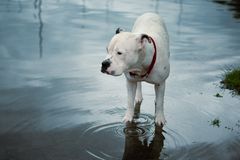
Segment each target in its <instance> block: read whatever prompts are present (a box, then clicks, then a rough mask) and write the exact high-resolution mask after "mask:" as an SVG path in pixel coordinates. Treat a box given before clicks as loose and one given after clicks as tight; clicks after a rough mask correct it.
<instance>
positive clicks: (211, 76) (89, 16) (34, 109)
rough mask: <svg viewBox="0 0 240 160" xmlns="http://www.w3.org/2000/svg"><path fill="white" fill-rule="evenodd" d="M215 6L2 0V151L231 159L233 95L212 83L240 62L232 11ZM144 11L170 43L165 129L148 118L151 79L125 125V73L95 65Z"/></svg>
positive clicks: (190, 0)
mask: <svg viewBox="0 0 240 160" xmlns="http://www.w3.org/2000/svg"><path fill="white" fill-rule="evenodd" d="M215 2H218V3H215ZM223 4H225V3H219V1H209V0H202V1H194V0H178V1H175V0H161V1H159V0H151V1H148V0H144V1H137V0H134V1H132V0H131V1H129V0H123V1H121V2H120V1H115V0H103V1H97V0H88V1H86V0H82V1H80V0H55V1H54V0H51V1H46V0H35V1H33V0H2V1H1V2H0V24H1V25H0V159H3V160H6V159H20V160H28V159H29V160H33V159H34V160H38V159H39V160H43V159H47V160H53V159H58V160H61V159H63V160H71V159H73V160H75V159H78V160H79V159H80V160H87V159H89V160H90V159H96V160H97V159H100V160H103V159H106V160H110V159H128V160H129V159H130V160H133V159H138V160H140V159H144V160H146V159H183V160H186V159H217V160H221V159H223V160H226V159H239V158H240V116H239V114H240V108H239V106H240V98H239V96H232V94H231V92H230V91H229V90H222V89H221V88H220V87H219V82H220V81H221V76H222V74H223V70H224V68H226V67H227V66H237V65H239V62H240V52H239V51H240V45H239V42H240V30H239V28H240V23H239V22H240V21H239V19H237V17H236V16H234V15H238V14H239V12H238V11H239V10H238V9H237V8H238V7H235V8H236V9H231V5H223ZM236 4H237V3H236ZM235 6H237V5H235ZM233 8H234V7H233ZM149 11H151V12H157V13H159V14H160V15H161V16H162V17H163V18H164V20H165V22H166V25H167V28H168V32H169V35H170V42H171V44H170V45H171V46H170V50H171V75H170V77H169V78H168V80H167V88H166V93H165V116H166V119H167V124H166V126H164V127H163V128H160V127H155V126H154V123H153V120H154V117H153V115H154V90H153V86H152V85H150V84H146V83H144V85H143V96H144V101H143V103H142V108H141V114H140V115H138V116H136V117H135V123H133V124H128V125H124V124H123V123H121V120H122V118H123V116H124V112H125V110H126V88H125V79H124V77H123V76H122V77H111V76H107V75H104V74H102V73H101V72H100V64H101V61H102V59H103V58H104V57H105V54H106V51H105V48H106V46H107V44H108V42H109V40H110V38H111V37H112V36H113V34H114V32H115V29H116V28H117V27H122V28H125V29H126V30H131V27H132V25H133V23H134V20H135V19H136V17H138V16H139V15H141V14H142V13H144V12H149ZM217 93H220V94H221V95H222V96H223V97H222V98H218V97H215V96H214V95H216V94H217ZM214 119H219V120H220V124H219V125H220V126H219V127H218V126H214V125H212V124H211V122H212V121H213V120H214Z"/></svg>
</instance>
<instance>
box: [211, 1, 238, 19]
mask: <svg viewBox="0 0 240 160" xmlns="http://www.w3.org/2000/svg"><path fill="white" fill-rule="evenodd" d="M214 2H216V3H219V4H222V5H227V6H229V9H230V10H231V11H233V15H234V18H237V19H239V18H240V1H239V0H214Z"/></svg>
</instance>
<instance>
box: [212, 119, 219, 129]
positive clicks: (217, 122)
mask: <svg viewBox="0 0 240 160" xmlns="http://www.w3.org/2000/svg"><path fill="white" fill-rule="evenodd" d="M220 123H221V121H220V120H219V119H218V118H215V119H214V120H212V121H211V125H213V126H217V127H220Z"/></svg>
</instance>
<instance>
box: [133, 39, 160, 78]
mask: <svg viewBox="0 0 240 160" xmlns="http://www.w3.org/2000/svg"><path fill="white" fill-rule="evenodd" d="M148 37H149V39H150V40H151V41H152V42H153V47H154V53H153V58H152V62H151V64H150V65H149V67H148V70H147V72H146V73H144V74H143V75H140V77H141V78H144V77H145V78H147V77H148V75H149V74H150V73H151V71H152V69H153V66H154V64H155V62H156V58H157V48H156V43H155V41H154V40H153V38H152V37H150V36H148ZM151 41H150V43H151ZM129 74H130V76H136V74H135V73H133V72H129Z"/></svg>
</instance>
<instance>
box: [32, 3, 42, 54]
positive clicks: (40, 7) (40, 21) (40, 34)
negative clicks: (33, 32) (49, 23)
mask: <svg viewBox="0 0 240 160" xmlns="http://www.w3.org/2000/svg"><path fill="white" fill-rule="evenodd" d="M34 8H35V9H37V10H38V14H37V17H38V20H39V31H38V37H39V57H40V58H42V56H43V55H42V54H43V36H42V32H43V21H42V0H35V1H34Z"/></svg>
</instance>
